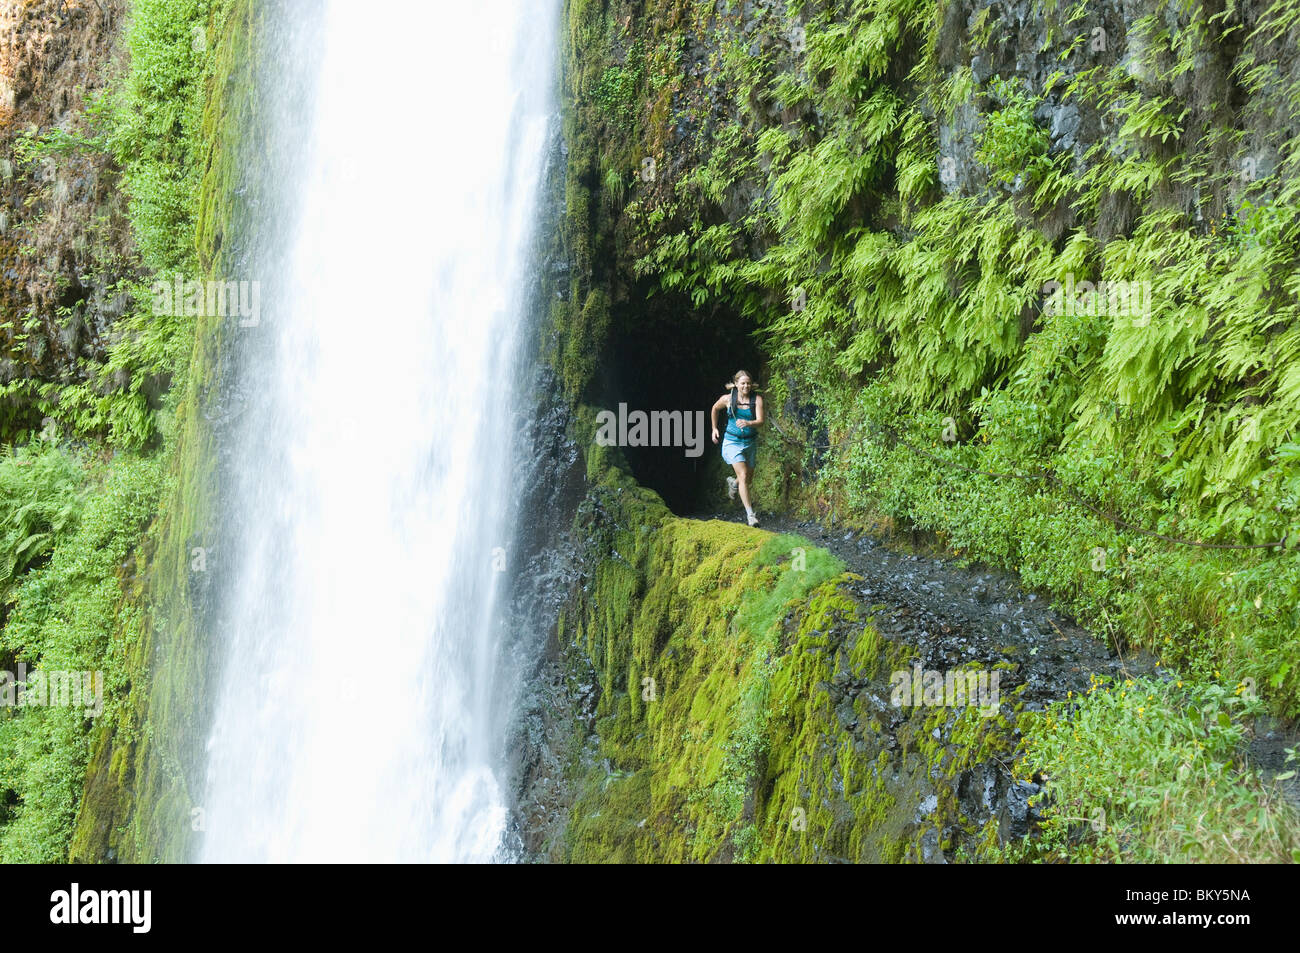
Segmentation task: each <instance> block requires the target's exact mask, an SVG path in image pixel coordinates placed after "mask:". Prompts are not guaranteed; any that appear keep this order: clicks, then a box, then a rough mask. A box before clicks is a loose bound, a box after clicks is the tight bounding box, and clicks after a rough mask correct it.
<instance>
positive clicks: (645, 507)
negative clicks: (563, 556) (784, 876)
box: [543, 408, 1014, 863]
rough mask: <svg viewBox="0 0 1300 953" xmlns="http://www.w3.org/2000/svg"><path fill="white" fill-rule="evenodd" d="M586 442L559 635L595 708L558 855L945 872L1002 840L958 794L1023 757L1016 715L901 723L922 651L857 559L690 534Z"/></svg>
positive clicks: (991, 809)
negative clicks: (877, 597)
mask: <svg viewBox="0 0 1300 953" xmlns="http://www.w3.org/2000/svg"><path fill="white" fill-rule="evenodd" d="M573 430H574V433H573V434H572V436H574V437H575V439H577V441H578V443H579V445H581V446H587V447H589V448H590V450H589V452H588V454H587V468H588V472H587V476H588V481H589V487H590V489H589V493H588V495H587V498H586V499H585V500H584V501H583V503H582V504H581V505H580V507H579V511H578V514H577V517H576V519H575V525H574V536H575V538H579V539H582V540H584V541H585V547H586V548H585V552H584V553H583V554H582V558H581V559H580V564H581V565H582V566H583V567H584V568H585V569H586V571H587V575H585V576H584V578H583V579H582V580H581V582H580V584H579V585H578V586H576V587H575V590H574V595H573V597H572V599H571V600H570V603H569V605H568V606H567V607H566V609H565V611H564V612H563V613H562V615H561V618H560V620H559V623H558V627H557V632H558V638H559V642H560V647H561V650H562V652H563V661H564V665H565V667H566V671H567V677H568V680H569V684H570V687H571V691H572V693H573V694H574V695H576V696H583V695H587V696H590V697H591V699H592V706H591V707H590V708H589V710H588V711H587V712H586V713H584V714H582V715H579V716H578V717H577V719H576V722H577V723H576V724H575V726H574V727H575V737H577V738H578V739H581V742H580V743H578V744H573V745H570V751H571V754H570V760H569V765H568V771H569V780H570V783H571V785H572V788H573V791H572V794H573V808H572V814H571V817H570V819H569V823H568V827H567V829H566V831H565V832H564V834H563V835H562V836H559V837H556V838H555V840H554V842H553V843H551V844H549V845H547V847H546V848H545V849H544V851H543V855H544V856H545V857H546V859H550V860H564V861H570V862H579V863H583V862H679V863H680V862H698V863H713V862H731V861H756V862H792V861H793V862H839V861H867V862H873V861H875V862H880V861H900V860H915V861H940V860H943V859H945V857H946V856H947V853H948V852H951V851H955V850H957V849H958V848H966V849H967V850H970V851H974V850H976V849H977V848H978V846H979V845H980V843H982V842H984V841H990V842H996V841H997V831H998V829H999V827H1000V826H1002V825H1003V824H1004V823H1005V818H1004V817H1003V814H1004V811H1003V810H1002V808H1003V806H1004V805H1002V804H1000V803H999V801H998V799H997V798H994V799H993V800H992V801H991V802H990V803H989V804H988V805H986V807H987V810H986V811H985V812H984V813H983V814H980V813H978V812H976V811H972V810H971V809H970V805H969V803H967V801H964V800H963V799H962V798H961V797H959V791H960V790H961V789H962V788H963V782H964V781H966V780H967V779H969V778H970V777H971V776H972V775H973V773H976V772H983V771H992V770H993V768H994V759H995V758H998V759H1005V758H1007V757H1008V756H1009V755H1010V752H1011V750H1012V748H1013V747H1014V738H1013V734H1012V732H1013V726H1012V719H1013V718H1014V714H1011V715H1008V714H1006V713H1005V712H1008V711H1009V710H1010V706H1007V707H1006V708H1004V709H1003V710H1000V711H999V712H998V713H997V714H996V715H994V716H993V717H988V718H985V717H981V716H980V715H979V713H978V712H977V711H976V710H975V709H973V708H971V709H956V708H947V709H936V708H922V707H916V708H909V707H895V706H893V705H891V704H890V687H889V683H890V674H891V672H893V671H895V670H897V669H899V668H900V667H904V666H905V665H907V664H908V662H909V660H910V658H911V656H912V650H911V649H910V648H909V647H908V646H906V645H901V644H898V643H895V642H892V641H890V640H888V639H884V638H882V637H881V635H880V634H879V633H878V631H877V630H876V628H875V627H874V626H873V625H872V620H871V618H870V609H869V607H866V606H864V605H863V604H862V603H861V601H860V599H859V598H858V597H857V596H856V595H855V594H854V592H853V591H852V590H851V588H850V585H849V584H851V583H852V582H853V581H854V580H855V579H857V578H858V577H856V576H855V575H854V574H852V573H849V572H846V571H845V566H844V563H843V562H841V561H840V560H839V559H837V558H836V557H835V556H833V555H832V554H831V553H829V552H827V551H826V550H824V549H820V548H818V547H815V546H813V545H811V544H810V543H808V542H807V541H806V540H803V539H801V538H800V537H798V536H793V535H788V534H787V535H776V534H773V533H770V532H766V531H764V530H761V529H751V528H749V527H746V526H742V525H740V524H734V523H726V522H722V521H718V520H710V521H700V520H690V519H681V518H678V517H675V516H673V515H672V514H671V513H670V512H669V511H668V509H667V507H666V506H665V505H664V504H663V502H662V501H661V500H660V499H659V498H658V497H657V495H655V494H654V493H653V492H651V491H649V490H647V489H645V488H644V487H640V486H638V485H637V484H636V483H635V481H633V480H632V479H631V478H630V477H629V476H628V475H627V473H626V468H625V464H623V462H622V460H621V457H620V454H619V452H618V451H617V450H616V449H614V448H605V447H599V446H597V445H595V443H594V442H593V441H591V440H590V439H584V437H586V438H589V437H590V436H591V435H592V434H593V433H594V412H593V411H591V409H590V408H582V409H580V411H579V412H578V413H577V414H576V415H575V418H574V424H573ZM593 688H594V691H592V690H591V689H593ZM940 737H942V738H943V739H945V740H943V741H940V740H937V738H940ZM990 838H991V840H990Z"/></svg>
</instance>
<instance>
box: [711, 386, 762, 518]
mask: <svg viewBox="0 0 1300 953" xmlns="http://www.w3.org/2000/svg"><path fill="white" fill-rule="evenodd" d="M727 390H728V391H730V392H731V393H729V394H723V395H722V396H721V397H719V398H718V399H717V400H715V401H714V402H713V409H712V410H711V411H710V414H709V416H710V419H711V420H712V421H713V442H714V443H717V442H718V411H719V410H722V409H723V408H724V407H725V408H726V409H727V432H726V436H725V437H724V438H723V440H722V459H723V461H725V462H726V463H730V464H731V465H732V466H733V467H734V468H735V470H736V475H735V476H734V477H727V490H728V495H730V497H731V498H732V499H733V500H734V499H735V498H736V490H737V489H739V490H740V502H742V503H744V504H745V515H746V516H747V517H748V518H749V525H750V526H757V525H758V516H757V515H755V513H754V507H753V506H752V505H750V502H749V488H750V485H751V482H752V480H753V479H754V462H755V458H756V455H755V451H754V444H755V438H756V437H757V436H758V427H759V425H760V424H762V423H763V419H764V418H763V398H762V397H759V396H758V392H757V390H756V389H755V387H754V382H753V379H752V378H751V377H750V376H749V372H748V371H736V374H735V376H734V377H732V379H731V383H730V384H728V385H727Z"/></svg>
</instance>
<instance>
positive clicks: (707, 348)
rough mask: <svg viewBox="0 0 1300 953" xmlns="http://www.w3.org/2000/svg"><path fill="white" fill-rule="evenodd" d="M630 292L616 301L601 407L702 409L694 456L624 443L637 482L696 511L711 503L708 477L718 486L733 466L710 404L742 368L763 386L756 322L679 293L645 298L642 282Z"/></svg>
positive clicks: (676, 507) (675, 506) (683, 509)
mask: <svg viewBox="0 0 1300 953" xmlns="http://www.w3.org/2000/svg"><path fill="white" fill-rule="evenodd" d="M629 297H630V300H629V301H628V302H624V303H622V304H621V305H616V306H615V308H614V313H615V315H616V318H615V320H616V321H617V324H618V326H617V329H616V330H615V331H614V334H613V335H612V341H611V345H612V346H611V352H612V353H611V356H610V361H609V364H608V366H607V367H606V375H605V379H604V382H603V383H604V387H603V388H602V390H603V392H604V395H605V399H604V401H603V402H602V404H601V407H602V408H605V409H609V410H612V411H614V412H615V413H617V412H618V405H619V403H620V402H622V403H626V404H627V410H628V412H629V413H631V412H632V411H634V410H642V411H645V412H647V414H648V413H650V412H652V411H674V410H677V411H684V412H691V413H694V412H700V413H702V414H703V415H704V418H703V419H704V433H703V452H702V453H701V454H700V455H699V456H697V457H691V456H688V455H687V453H686V448H684V447H681V446H676V447H673V446H661V447H632V446H625V447H623V453H624V455H625V456H626V458H627V461H628V465H629V466H630V467H631V468H632V475H633V476H635V477H636V479H637V482H639V483H640V484H641V485H643V486H647V487H649V488H650V489H652V490H654V491H656V492H657V493H658V494H659V495H660V496H662V497H663V498H664V502H665V503H667V504H668V506H669V508H670V509H671V510H672V511H673V512H674V513H677V514H681V515H685V514H690V513H694V512H696V511H697V510H699V509H700V507H701V506H704V507H708V506H709V505H710V504H709V503H708V502H707V501H708V498H709V495H708V494H702V493H701V490H702V489H703V488H705V486H706V482H707V481H710V480H716V481H717V482H718V484H719V485H721V484H722V483H723V481H724V480H725V477H726V475H727V474H729V473H731V472H732V471H731V468H730V467H728V466H726V464H724V463H723V462H722V459H721V456H720V454H719V450H718V447H717V446H715V445H714V443H713V441H712V440H711V439H710V424H709V416H708V415H709V407H710V406H711V405H712V404H713V401H715V400H716V399H717V398H718V397H720V396H721V395H722V394H723V393H724V391H725V384H726V382H727V381H729V380H730V379H731V375H732V374H734V373H735V372H736V371H737V370H739V369H740V368H744V369H745V370H747V371H749V372H750V373H751V374H753V375H754V378H755V380H756V381H758V382H759V384H760V385H761V384H762V383H763V380H764V379H763V370H764V363H765V362H764V359H763V356H762V353H761V351H760V350H759V348H758V346H757V344H756V343H755V342H754V340H753V335H752V332H753V324H752V323H751V322H749V321H746V320H745V319H744V318H742V317H741V316H740V315H739V314H736V313H735V312H733V311H731V310H729V309H723V308H713V309H710V310H708V311H704V312H701V311H697V310H696V309H695V308H694V307H693V306H692V304H691V302H690V301H689V299H687V298H685V297H682V296H678V295H670V296H665V295H662V294H656V295H655V296H654V297H652V298H649V299H646V298H645V290H644V288H642V287H640V286H634V287H633V288H632V289H631V292H630V296H629ZM629 305H630V306H629ZM713 496H716V493H715V494H713Z"/></svg>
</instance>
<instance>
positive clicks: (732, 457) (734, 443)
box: [722, 434, 758, 467]
mask: <svg viewBox="0 0 1300 953" xmlns="http://www.w3.org/2000/svg"><path fill="white" fill-rule="evenodd" d="M755 443H756V441H754V440H737V439H736V438H735V437H733V436H732V435H731V434H724V435H723V437H722V460H723V462H724V463H739V462H740V461H741V460H744V461H745V462H746V463H748V464H749V465H750V466H751V467H752V466H754V461H755V460H756V459H757V456H758V455H757V454H756V453H755V447H754V444H755Z"/></svg>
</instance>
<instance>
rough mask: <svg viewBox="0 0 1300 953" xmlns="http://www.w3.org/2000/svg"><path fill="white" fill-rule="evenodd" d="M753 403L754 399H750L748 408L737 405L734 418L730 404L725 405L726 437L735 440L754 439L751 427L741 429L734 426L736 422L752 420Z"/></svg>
mask: <svg viewBox="0 0 1300 953" xmlns="http://www.w3.org/2000/svg"><path fill="white" fill-rule="evenodd" d="M754 401H755V398H753V397H751V398H750V399H749V406H748V407H742V406H740V405H739V404H737V405H736V415H735V416H734V417H733V416H732V414H731V403H730V402H728V403H727V435H728V436H731V437H734V438H735V439H737V440H753V439H754V436H755V431H754V428H752V427H744V428H741V427H737V426H736V421H737V420H753V419H754Z"/></svg>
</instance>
